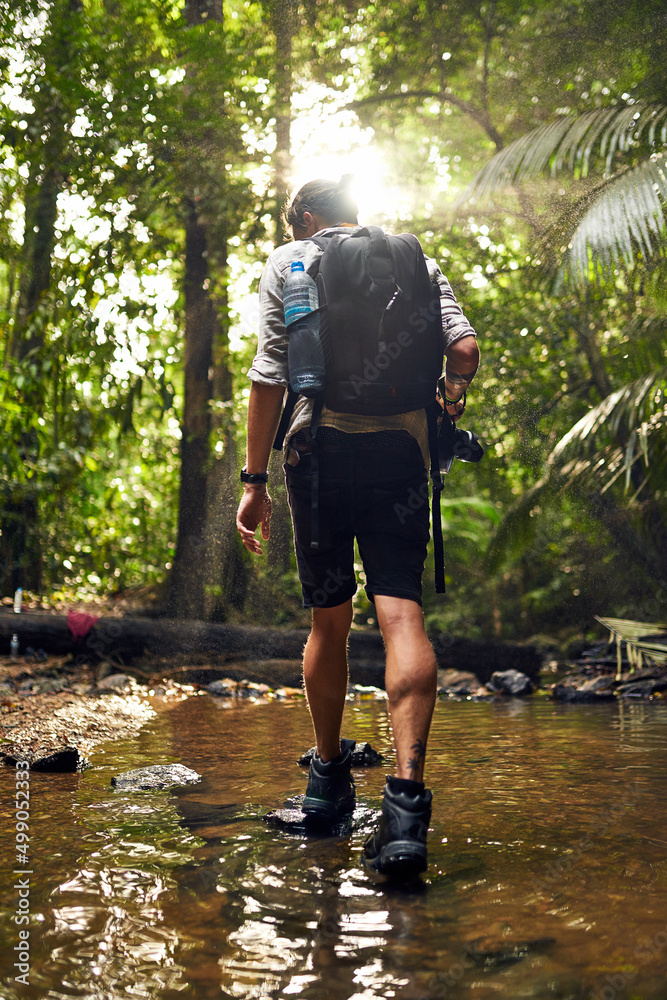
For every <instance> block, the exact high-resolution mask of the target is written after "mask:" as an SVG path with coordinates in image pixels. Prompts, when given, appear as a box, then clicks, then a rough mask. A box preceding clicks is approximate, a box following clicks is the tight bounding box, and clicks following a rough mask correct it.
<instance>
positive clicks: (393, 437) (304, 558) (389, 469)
mask: <svg viewBox="0 0 667 1000" xmlns="http://www.w3.org/2000/svg"><path fill="white" fill-rule="evenodd" d="M317 448H318V456H319V480H320V481H319V495H318V519H319V547H318V549H317V551H315V552H313V551H312V550H311V548H310V542H311V537H312V536H311V524H312V520H311V463H312V455H310V454H302V455H301V460H300V461H299V463H298V465H296V466H292V465H286V466H285V478H286V482H287V491H288V496H289V504H290V509H291V511H292V523H293V525H294V547H295V549H296V559H297V565H298V569H299V579H300V580H301V588H302V591H303V604H304V607H306V608H334V607H337V606H338V605H339V604H344V603H345V601H348V600H349V599H350V598H351V597H352V596H353V595H354V594H355V593H356V590H357V582H356V578H355V574H354V539H355V538H356V539H357V542H358V544H359V554H360V555H361V560H362V563H363V566H364V571H365V573H366V593H367V594H368V597H369V599H370V600H371V601H372V600H373V598H374V595H376V594H381V595H386V596H389V597H402V598H406V599H408V600H411V601H416V602H417V603H418V604H421V596H422V573H423V571H424V561H425V559H426V549H427V545H428V539H429V491H428V474H427V472H426V469H425V468H424V460H423V458H422V453H421V449H420V447H419V445H418V443H417V441H416V440H415V439H414V438H413V437H412V435H411V434H408V432H407V431H402V430H398V431H397V430H388V431H377V432H374V433H370V434H344V433H343V432H342V431H338V430H334V429H333V428H330V427H321V428H320V429H319V430H318V433H317Z"/></svg>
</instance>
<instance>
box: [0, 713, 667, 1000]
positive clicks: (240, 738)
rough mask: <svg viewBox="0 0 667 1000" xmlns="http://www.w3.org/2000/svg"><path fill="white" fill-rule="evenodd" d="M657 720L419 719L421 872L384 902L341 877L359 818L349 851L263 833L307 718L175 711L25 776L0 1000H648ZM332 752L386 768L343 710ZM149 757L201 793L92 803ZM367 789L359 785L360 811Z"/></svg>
mask: <svg viewBox="0 0 667 1000" xmlns="http://www.w3.org/2000/svg"><path fill="white" fill-rule="evenodd" d="M666 722H667V707H666V706H663V705H656V704H648V705H647V704H642V705H624V704H621V705H615V704H613V705H604V706H585V707H579V706H556V705H552V704H550V703H546V702H540V701H534V702H511V703H509V704H505V705H500V706H494V705H474V704H451V703H441V704H439V705H438V709H437V714H436V720H435V723H434V727H433V734H432V738H431V746H430V758H429V775H428V777H429V783H430V784H431V786H432V787H433V789H434V793H435V797H434V813H433V821H432V827H433V829H432V833H431V834H430V841H429V851H430V859H431V866H430V868H429V873H428V877H426V878H423V879H420V880H418V881H416V882H415V883H413V884H411V885H407V886H402V887H401V886H394V885H391V884H390V883H387V882H386V880H385V879H384V878H383V877H382V876H376V875H374V874H373V873H370V872H368V871H367V870H366V869H365V868H363V867H362V866H361V864H360V856H361V855H360V849H361V844H362V842H363V840H364V838H365V835H366V833H367V831H368V829H370V824H371V813H370V811H368V810H367V811H366V812H360V814H359V815H360V821H359V824H358V825H357V827H356V828H355V829H354V832H353V833H352V834H351V836H350V837H334V838H326V837H320V838H315V837H313V838H307V839H304V838H303V837H301V836H295V835H291V834H289V833H285V832H281V831H279V830H276V829H274V828H271V827H268V826H267V825H266V824H265V823H264V822H263V821H262V816H263V814H264V812H266V810H267V809H270V808H274V807H276V806H278V805H280V804H281V803H282V801H283V800H284V799H285V798H287V797H288V796H289V795H293V794H295V793H298V792H300V791H303V790H304V787H305V780H306V777H305V772H304V771H303V770H301V769H298V768H297V767H296V766H295V759H296V757H297V756H298V755H299V754H300V753H301V752H302V751H303V750H305V749H306V748H307V747H308V746H310V745H311V742H312V739H311V730H310V723H309V719H308V715H307V711H306V709H305V706H303V705H302V704H296V705H295V704H292V705H289V706H286V705H280V704H268V705H256V706H253V705H238V706H234V707H232V708H227V709H221V708H220V706H219V704H217V703H215V702H213V701H211V700H210V699H208V698H197V699H192V700H191V701H188V702H183V703H181V704H180V705H178V706H177V707H175V708H174V709H172V710H171V711H170V713H169V714H168V715H166V716H164V717H162V718H160V719H158V720H156V721H155V722H154V723H152V724H151V727H150V728H149V729H148V730H146V731H145V732H144V733H143V734H142V737H141V739H140V740H139V742H138V743H136V744H134V745H132V746H125V747H123V746H120V747H118V746H116V747H114V748H113V760H111V759H110V760H108V761H107V760H106V759H104V758H103V757H102V756H100V758H99V759H98V760H97V761H96V762H95V763H96V765H97V766H96V769H95V770H94V771H91V772H87V773H85V774H84V775H81V776H67V775H62V776H57V775H52V776H42V777H41V778H40V779H38V784H36V785H35V796H34V810H35V811H34V815H33V816H32V819H31V822H32V823H33V836H34V840H33V843H32V844H31V847H32V849H33V850H34V860H35V862H36V863H37V862H38V864H39V882H38V883H37V882H36V883H35V884H34V885H33V886H32V896H31V903H32V905H33V913H34V917H35V923H34V924H33V926H32V938H31V949H32V972H31V986H30V987H29V988H24V987H19V989H20V990H21V992H20V993H19V992H18V989H15V988H14V984H13V982H12V979H11V977H10V976H9V975H7V976H6V977H5V980H4V983H5V985H4V987H3V989H4V990H5V992H4V993H3V994H2V995H3V996H7V997H14V996H19V995H20V996H26V995H28V996H39V997H40V998H41V997H48V998H53V1000H56V998H58V1000H60V998H65V997H68V998H69V997H86V998H87V997H100V998H101V997H105V998H111V1000H116V998H119V1000H120V998H121V997H123V998H125V997H148V998H156V1000H157V998H160V1000H176V998H183V997H192V998H197V1000H207V998H209V997H211V998H213V997H216V998H220V997H223V998H224V997H231V998H237V997H244V998H245V997H248V998H265V1000H268V998H282V997H285V998H287V997H292V996H298V997H302V998H304V1000H370V998H385V997H386V998H389V997H401V998H408V1000H427V998H428V1000H444V998H447V1000H449V998H455V1000H487V998H488V1000H491V998H493V1000H497V998H499V997H501V998H503V1000H504V998H508V1000H509V998H511V1000H515V998H516V1000H521V998H524V997H525V998H529V997H531V998H547V997H561V998H567V997H570V998H572V1000H575V998H576V1000H580V998H581V1000H583V998H586V1000H589V998H590V997H591V995H592V996H596V997H598V998H599V1000H632V998H637V1000H639V998H640V1000H665V996H666V995H667V994H666V993H665V980H666V978H667V862H666V860H665V858H666V857H667V855H666V853H665V852H666V849H667V834H665V832H664V831H665V829H666V824H665V820H666V819H667V798H666V796H665V792H666V791H667V788H666V778H665V771H664V756H665V748H666V743H667V729H666V727H665V723H666ZM349 732H350V735H353V736H355V737H357V738H358V739H360V740H361V739H368V740H370V741H371V742H372V743H373V744H374V745H375V746H376V747H377V748H378V749H379V750H380V751H381V752H383V753H385V754H387V756H388V758H389V763H390V764H391V754H392V751H391V744H390V735H389V728H388V725H387V718H386V710H385V706H383V705H382V704H378V703H365V704H362V705H358V706H354V707H353V708H352V709H351V717H350V725H349ZM168 760H180V761H182V762H183V763H185V764H187V765H188V766H190V767H194V768H196V769H197V770H198V771H200V773H202V774H203V776H204V780H203V782H202V783H201V784H200V785H196V786H189V787H187V788H183V789H180V790H179V791H178V792H177V793H175V794H171V795H169V794H167V793H141V794H139V795H129V794H128V793H117V792H114V791H112V790H111V789H110V788H109V785H108V782H109V779H110V775H111V773H115V772H117V771H119V770H124V769H128V768H130V767H135V766H139V765H140V764H141V763H146V762H155V761H168ZM384 773H385V769H384V768H382V769H375V770H367V771H360V772H358V775H357V779H358V780H357V789H358V794H359V798H360V800H361V801H362V802H363V803H364V804H365V805H366V806H367V807H368V806H373V807H376V806H378V805H379V802H380V796H381V791H382V785H383V782H384ZM1 777H2V780H3V787H4V790H5V791H8V789H9V788H10V787H11V779H13V774H12V773H11V772H9V773H8V774H3V775H2V776H1ZM36 777H37V776H36ZM7 779H10V781H8V780H7ZM7 801H9V800H7ZM0 819H1V820H2V825H3V836H5V835H7V836H8V835H9V834H8V831H9V830H10V828H11V822H12V816H11V810H10V809H9V808H8V807H7V806H6V807H4V808H3V810H2V813H1V815H0ZM2 864H3V866H4V868H3V883H2V884H3V891H2V897H0V904H1V905H2V907H3V917H4V918H5V919H6V921H7V924H6V926H7V927H8V928H9V933H8V934H7V935H6V936H5V940H4V942H3V943H2V944H1V945H0V960H1V961H2V969H3V971H4V970H5V969H11V965H12V962H13V959H12V958H11V957H10V956H11V949H12V946H13V944H14V938H15V928H14V927H13V926H12V924H11V921H10V917H11V912H12V905H13V896H12V890H11V885H12V876H11V859H9V858H5V859H4V860H3V862H2ZM5 876H8V877H7V878H5ZM605 991H606V992H605ZM612 992H613V997H612Z"/></svg>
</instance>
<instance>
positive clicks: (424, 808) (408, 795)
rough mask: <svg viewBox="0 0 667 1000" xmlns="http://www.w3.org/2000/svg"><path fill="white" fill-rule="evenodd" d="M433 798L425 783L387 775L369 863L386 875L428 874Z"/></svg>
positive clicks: (367, 853) (366, 847) (369, 845)
mask: <svg viewBox="0 0 667 1000" xmlns="http://www.w3.org/2000/svg"><path fill="white" fill-rule="evenodd" d="M432 799H433V796H432V794H431V792H430V791H429V789H428V788H424V786H423V784H422V783H421V782H418V781H408V780H407V779H403V778H394V777H392V776H391V775H387V783H386V784H385V786H384V797H383V799H382V814H381V816H380V822H379V823H378V826H377V828H376V829H375V831H374V832H373V833H372V834H371V835H370V837H369V838H368V840H367V841H366V843H365V844H364V859H365V861H366V864H368V865H369V866H370V867H371V868H374V869H375V870H376V871H379V872H382V873H383V874H384V875H398V876H408V875H416V874H417V873H418V872H423V871H425V870H426V865H427V861H426V834H427V833H428V825H429V823H430V821H431V802H432Z"/></svg>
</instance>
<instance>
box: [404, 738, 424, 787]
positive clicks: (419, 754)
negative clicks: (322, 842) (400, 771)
mask: <svg viewBox="0 0 667 1000" xmlns="http://www.w3.org/2000/svg"><path fill="white" fill-rule="evenodd" d="M410 750H411V751H412V756H411V757H410V759H409V760H408V764H407V767H408V770H409V771H410V775H411V778H412V779H413V780H414V777H415V775H416V774H419V772H420V771H421V768H422V766H423V764H424V758H425V757H426V744H425V743H423V742H422V741H421V740H417V742H416V743H413V744H412V746H411V747H410Z"/></svg>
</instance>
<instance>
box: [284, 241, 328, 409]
mask: <svg viewBox="0 0 667 1000" xmlns="http://www.w3.org/2000/svg"><path fill="white" fill-rule="evenodd" d="M283 306H284V309H285V326H286V327H287V333H288V336H289V339H288V342H287V362H288V365H289V381H290V386H291V387H292V389H293V390H294V391H295V392H298V393H300V394H301V395H302V396H309V397H311V398H312V397H313V396H317V394H318V393H320V392H322V391H323V390H324V384H325V381H326V377H325V370H324V351H323V350H322V341H321V340H320V314H319V312H318V311H317V310H318V307H319V301H318V296H317V285H316V284H315V282H314V281H313V279H312V278H311V276H310V275H309V274H306V272H305V270H304V266H303V261H300V260H295V261H292V270H291V271H290V273H289V274H288V275H287V276H286V278H285V285H284V287H283Z"/></svg>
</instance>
